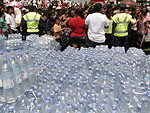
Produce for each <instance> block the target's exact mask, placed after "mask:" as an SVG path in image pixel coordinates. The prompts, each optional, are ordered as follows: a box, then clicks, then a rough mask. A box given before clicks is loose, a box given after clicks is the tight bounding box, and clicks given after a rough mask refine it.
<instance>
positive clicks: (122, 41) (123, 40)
mask: <svg viewBox="0 0 150 113" xmlns="http://www.w3.org/2000/svg"><path fill="white" fill-rule="evenodd" d="M112 46H120V47H124V48H125V52H127V50H128V49H129V43H128V36H125V37H117V36H114V37H113V40H112Z"/></svg>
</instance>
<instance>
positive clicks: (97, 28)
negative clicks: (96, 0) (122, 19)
mask: <svg viewBox="0 0 150 113" xmlns="http://www.w3.org/2000/svg"><path fill="white" fill-rule="evenodd" d="M85 24H86V25H88V37H89V39H90V40H91V41H93V42H97V43H103V42H105V31H104V28H105V26H109V22H108V19H107V17H106V16H105V15H103V14H101V13H93V14H89V15H88V16H87V18H86V20H85Z"/></svg>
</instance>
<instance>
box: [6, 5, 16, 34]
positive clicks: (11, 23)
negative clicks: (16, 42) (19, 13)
mask: <svg viewBox="0 0 150 113" xmlns="http://www.w3.org/2000/svg"><path fill="white" fill-rule="evenodd" d="M7 11H8V14H6V17H5V20H6V23H7V25H8V29H9V33H10V34H12V33H18V31H17V29H16V24H15V17H14V15H13V7H12V6H8V7H7Z"/></svg>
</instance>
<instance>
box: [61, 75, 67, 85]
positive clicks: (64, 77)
mask: <svg viewBox="0 0 150 113" xmlns="http://www.w3.org/2000/svg"><path fill="white" fill-rule="evenodd" d="M63 80H66V75H64V76H63V79H61V81H60V82H61V83H63Z"/></svg>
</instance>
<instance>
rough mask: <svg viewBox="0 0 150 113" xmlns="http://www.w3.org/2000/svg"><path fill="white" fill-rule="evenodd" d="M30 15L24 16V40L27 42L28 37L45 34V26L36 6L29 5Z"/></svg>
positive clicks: (22, 22) (22, 23)
mask: <svg viewBox="0 0 150 113" xmlns="http://www.w3.org/2000/svg"><path fill="white" fill-rule="evenodd" d="M28 8H29V13H27V14H26V15H24V16H23V18H22V21H21V25H22V40H26V36H28V35H30V34H39V36H41V35H42V33H43V25H42V19H41V15H40V14H38V13H36V12H35V11H34V10H35V9H36V8H35V7H34V6H32V5H29V6H28Z"/></svg>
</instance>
